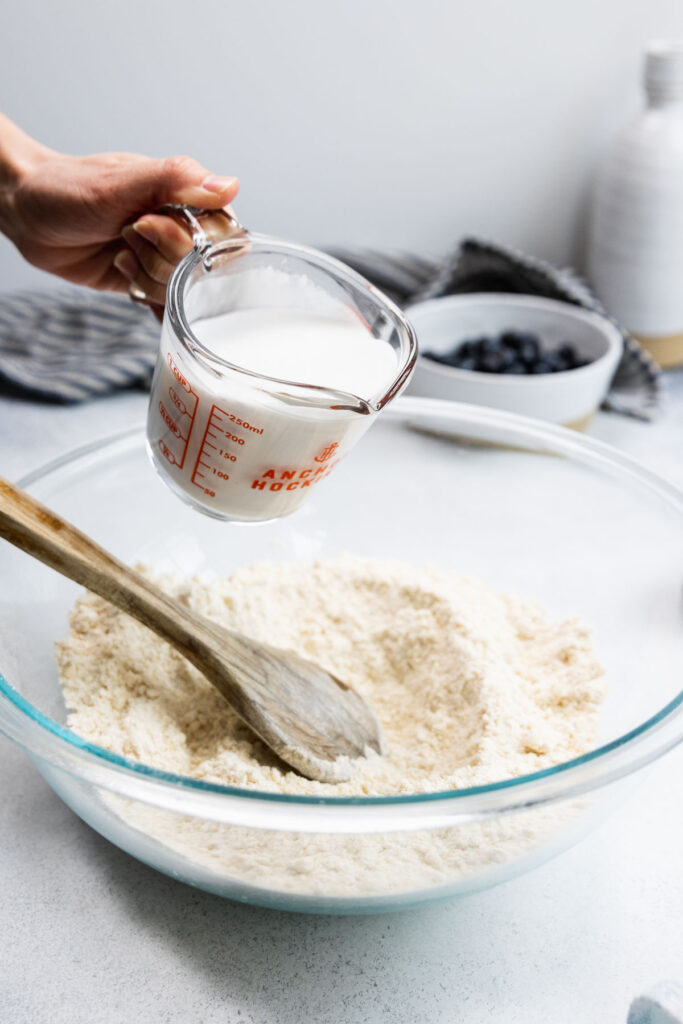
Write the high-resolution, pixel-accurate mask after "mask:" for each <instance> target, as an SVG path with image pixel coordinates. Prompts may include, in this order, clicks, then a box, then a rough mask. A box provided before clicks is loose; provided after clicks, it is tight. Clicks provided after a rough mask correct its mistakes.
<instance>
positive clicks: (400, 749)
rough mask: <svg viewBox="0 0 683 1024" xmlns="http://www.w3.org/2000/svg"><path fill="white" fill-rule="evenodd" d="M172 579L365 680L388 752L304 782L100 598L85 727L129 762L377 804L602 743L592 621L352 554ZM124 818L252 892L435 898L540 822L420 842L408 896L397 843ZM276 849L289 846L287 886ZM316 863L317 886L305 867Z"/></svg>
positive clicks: (408, 839)
mask: <svg viewBox="0 0 683 1024" xmlns="http://www.w3.org/2000/svg"><path fill="white" fill-rule="evenodd" d="M157 582H158V583H159V584H160V586H162V588H163V589H165V590H167V591H168V592H169V593H172V594H174V595H175V596H176V597H178V598H179V599H180V600H182V601H183V602H185V603H186V604H188V605H189V606H191V607H192V608H194V609H195V610H196V611H198V612H200V613H201V614H203V615H205V616H207V618H209V619H213V620H214V621H216V622H219V623H221V624H223V625H225V626H228V627H230V628H231V629H234V630H237V631H239V632H241V633H244V634H245V635H247V636H250V637H252V638H254V639H255V640H261V641H267V642H268V643H270V644H272V645H274V646H279V647H283V648H290V649H293V650H295V651H296V652H297V653H298V654H300V655H303V656H304V657H307V658H310V659H311V660H313V661H316V662H318V663H319V664H321V665H322V666H324V667H325V668H326V669H328V670H329V671H330V672H332V673H333V674H334V675H336V676H338V677H339V678H340V679H343V680H344V681H345V682H347V683H349V684H350V685H351V686H353V687H354V688H355V689H356V690H357V691H358V693H360V694H361V695H362V696H363V697H364V698H365V699H366V700H367V702H368V703H369V704H370V706H371V707H372V708H373V710H374V711H375V713H376V715H377V717H378V719H379V720H380V722H381V724H382V728H383V730H384V737H385V742H386V746H387V754H386V756H384V757H373V758H372V759H368V760H367V761H363V762H359V766H358V770H357V772H356V773H355V775H354V777H353V778H352V779H351V780H350V781H348V782H345V783H342V784H338V785H334V784H330V783H321V782H315V781H312V780H309V779H305V778H303V777H301V776H299V775H297V774H296V773H295V772H293V771H290V770H288V769H287V768H286V766H285V765H283V764H282V763H280V762H279V761H277V759H276V758H275V757H274V756H273V755H271V754H270V752H269V751H268V750H267V749H266V748H265V747H264V745H263V744H262V743H261V742H260V741H259V740H258V739H256V738H255V737H254V736H253V735H252V734H251V733H250V731H249V730H248V729H247V728H246V726H244V725H243V724H242V723H241V722H240V720H239V719H238V718H237V716H236V715H235V714H234V713H233V712H232V711H231V710H230V708H229V707H228V706H227V705H226V704H225V702H224V700H223V698H222V697H221V696H220V695H219V694H218V693H217V692H216V691H215V690H214V689H213V688H212V687H211V685H210V684H209V683H208V682H207V681H206V680H205V679H204V678H203V677H202V676H201V675H200V674H199V672H197V671H196V670H195V669H194V668H193V667H192V666H191V665H189V664H188V663H187V662H186V661H185V660H184V659H183V658H182V657H181V656H180V655H179V654H177V653H176V652H175V651H173V650H172V649H171V648H170V647H168V646H167V645H166V644H165V643H164V642H163V641H161V640H159V639H158V638H157V637H156V636H155V635H154V634H152V633H151V632H150V631H149V630H147V629H145V628H144V627H143V626H141V625H139V624H138V623H137V622H135V621H134V620H133V619H131V618H129V617H128V616H126V615H124V614H123V613H121V612H119V611H117V610H116V609H114V608H113V607H112V606H111V605H109V604H107V603H106V602H104V601H102V600H101V599H99V598H97V597H94V596H92V595H87V596H86V597H84V598H82V599H81V600H80V601H79V602H78V604H77V605H76V607H75V609H74V611H73V613H72V617H71V633H70V636H69V638H68V640H66V641H65V642H63V643H60V644H58V662H59V668H60V674H61V680H62V686H63V689H64V694H65V698H66V703H67V705H68V708H69V709H70V713H69V717H68V724H69V726H70V728H71V729H73V730H74V732H76V733H78V734H79V735H80V736H83V737H84V738H86V739H88V740H91V741H92V742H94V743H97V744H99V745H100V746H103V747H106V748H107V749H109V750H111V751H114V752H116V753H118V754H122V755H124V756H125V757H128V758H133V759H136V760H139V761H141V762H144V763H145V764H148V765H152V766H154V767H156V768H160V769H164V770H166V771H170V772H174V773H178V774H181V775H189V776H193V777H194V778H198V779H204V780H206V781H210V782H217V783H222V784H226V785H233V786H241V787H250V788H257V789H262V790H271V791H279V792H285V793H298V794H313V795H320V796H322V795H328V794H329V795H333V796H345V795H371V796H375V795H383V794H401V793H403V794H405V793H426V792H435V791H439V790H450V789H460V788H462V787H466V786H475V785H481V784H485V783H490V782H493V781H498V780H501V779H506V778H510V777H513V776H518V775H522V774H527V773H529V772H535V771H538V770H540V769H543V768H546V767H548V766H550V765H554V764H558V763H560V762H562V761H566V760H569V759H570V758H573V757H576V756H578V755H580V754H582V753H585V752H586V751H587V750H589V749H590V748H591V746H592V745H593V744H594V741H595V738H596V732H597V724H598V714H599V710H600V706H601V702H602V700H603V697H604V686H603V682H602V679H601V677H602V673H603V670H602V667H601V665H600V663H599V662H598V660H597V657H596V655H595V653H594V651H593V648H592V646H591V642H590V636H589V632H588V630H587V628H586V626H585V625H584V624H583V623H582V622H581V621H580V620H579V619H576V618H569V619H564V620H562V621H559V622H549V621H548V620H547V618H546V617H545V615H544V614H543V612H542V610H541V609H539V608H538V607H536V606H535V605H532V604H530V603H529V602H527V601H525V600H523V599H521V598H519V597H516V596H514V595H499V594H497V593H495V592H494V591H493V590H491V589H490V588H489V587H488V586H486V585H485V584H483V583H481V582H478V581H476V580H473V579H467V578H460V577H456V576H452V575H447V574H444V573H439V572H436V571H432V570H430V569H418V568H415V567H412V566H409V565H404V564H401V563H398V562H389V561H378V560H371V559H361V558H355V557H349V556H343V557H339V558H334V559H326V560H322V561H320V562H317V563H315V564H314V565H305V564H295V563H272V564H269V563H263V564H257V565H253V566H250V567H248V568H245V569H241V570H239V571H238V572H236V573H235V574H234V575H233V576H232V577H231V578H229V579H227V580H220V581H217V582H207V581H202V580H200V579H195V580H191V581H189V582H187V581H185V582H182V581H179V580H177V579H171V578H168V577H166V578H164V577H162V578H159V579H158V580H157ZM125 808H128V810H127V811H126V810H125ZM118 813H119V814H120V815H121V816H123V817H127V818H128V820H129V821H130V822H131V824H135V825H136V827H139V828H143V829H144V830H145V831H146V832H147V833H148V834H151V835H154V836H156V837H157V838H158V839H160V840H162V841H163V842H164V843H165V844H167V845H170V846H171V847H172V848H173V849H176V850H178V851H179V852H181V853H182V854H183V855H184V856H186V857H189V858H192V859H195V860H197V861H198V862H200V863H203V864H204V865H206V866H210V867H211V868H212V869H214V870H220V871H221V872H222V873H226V872H227V873H228V874H230V875H236V876H238V877H240V878H241V879H242V880H244V881H247V882H250V883H252V884H253V883H258V884H261V883H262V881H263V873H264V872H265V874H266V875H267V876H268V882H269V884H270V885H273V886H274V887H276V888H282V889H284V890H288V891H311V892H313V891H322V892H340V893H347V892H348V891H349V886H351V889H352V890H353V891H354V892H356V893H359V892H379V891H385V890H386V891H389V890H391V889H394V888H397V887H398V888H401V887H403V886H407V887H410V886H414V885H418V884H423V883H424V884H426V883H427V882H429V883H433V882H434V881H435V880H446V878H450V877H452V876H453V874H454V873H456V874H457V873H462V871H464V870H465V868H466V867H468V868H469V867H480V866H483V865H484V864H489V863H492V862H498V861H499V860H500V859H504V853H505V851H504V850H501V849H500V848H499V847H500V844H501V843H505V842H507V843H508V845H511V847H513V848H514V849H511V850H510V851H509V852H511V853H515V854H516V853H518V852H520V851H521V850H522V849H525V848H526V847H528V846H530V845H531V846H533V845H534V841H535V839H538V836H536V837H535V836H534V834H533V828H531V831H530V829H529V826H528V824H524V825H523V827H522V828H521V832H520V828H519V827H518V826H512V832H510V828H509V827H508V826H505V828H504V829H503V831H502V832H501V831H500V829H499V830H498V832H497V833H495V834H494V833H492V831H491V824H490V823H489V824H486V825H477V826H473V827H472V828H470V831H469V832H468V833H467V836H465V832H464V830H463V829H448V830H444V831H442V832H440V833H433V834H424V833H422V834H420V833H416V834H413V833H410V834H406V835H404V837H403V840H404V841H403V844H402V846H401V853H400V858H399V860H400V870H399V873H400V878H399V877H396V878H395V879H393V881H392V879H391V878H390V877H389V875H393V873H394V872H395V870H396V868H397V867H398V865H394V867H393V868H392V867H391V858H389V859H387V841H386V837H378V836H367V837H359V838H353V839H345V837H343V836H339V837H337V836H305V835H293V834H282V833H279V834H278V833H274V832H266V831H264V832H261V831H260V830H254V829H235V828H233V827H232V826H225V825H218V824H215V823H211V822H196V821H194V819H191V818H190V819H188V818H180V817H179V816H174V815H170V814H165V815H163V816H160V817H159V818H158V821H157V825H156V826H155V825H154V824H153V822H154V820H155V819H154V815H153V814H152V813H151V811H150V810H149V809H147V812H146V816H145V814H142V812H141V811H140V812H138V811H136V810H135V805H134V804H129V803H128V802H127V801H120V807H119V810H118ZM537 813H538V812H537ZM162 817H163V820H162ZM516 820H517V821H518V822H521V821H522V819H521V818H518V819H516ZM539 823H540V819H539ZM473 829H474V831H473ZM477 830H478V831H477ZM542 831H543V834H545V832H546V831H547V828H544V829H543V830H542ZM456 833H457V834H458V836H456ZM274 836H279V838H278V842H279V844H280V846H281V847H282V848H281V849H280V850H279V851H278V854H277V860H278V861H279V866H278V868H277V869H276V870H277V872H278V873H277V877H273V870H274V868H273V863H274V859H275V858H274V857H273V856H272V854H273V853H274V850H273V842H274V839H273V837H274ZM449 837H450V838H449ZM221 839H224V840H225V841H224V842H222V841H221ZM342 841H345V842H347V843H351V844H352V845H353V844H355V845H354V846H353V849H351V847H349V850H348V857H350V858H352V859H353V860H354V862H355V864H354V866H353V868H352V867H351V865H350V862H349V860H348V859H346V860H344V859H343V858H341V859H340V858H339V856H338V855H339V852H340V844H341V843H342ZM283 844H284V845H283ZM316 844H317V845H316ZM378 844H379V845H378ZM482 844H484V845H485V846H489V847H490V849H488V850H483V849H482V848H481V847H482ZM285 846H286V847H287V848H286V849H285V848H284V847H285ZM269 850H270V853H269V852H268V851H269ZM332 850H334V853H335V860H334V861H333V859H332V858H331V857H330V852H331V851H332ZM373 850H375V851H376V852H375V853H373ZM303 854H305V856H306V857H307V858H308V860H307V864H308V865H309V867H308V870H307V872H306V873H307V875H308V878H307V881H306V884H305V885H304V883H303V882H302V872H301V870H299V869H297V868H296V867H295V866H294V867H293V866H292V865H295V863H296V862H297V861H300V860H301V856H302V855H303ZM259 857H260V858H261V859H260V860H259ZM342 862H343V866H340V864H342ZM335 863H336V865H337V867H336V873H335V872H333V867H334V864H335ZM411 865H412V875H411ZM259 872H260V873H259ZM354 872H360V875H359V877H358V878H357V879H355V880H354ZM333 876H334V877H333ZM382 879H383V882H382V881H381V880H382Z"/></svg>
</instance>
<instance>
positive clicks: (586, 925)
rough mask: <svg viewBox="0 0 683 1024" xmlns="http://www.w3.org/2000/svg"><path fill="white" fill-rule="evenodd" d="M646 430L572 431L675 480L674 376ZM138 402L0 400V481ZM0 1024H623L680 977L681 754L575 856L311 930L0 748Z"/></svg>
mask: <svg viewBox="0 0 683 1024" xmlns="http://www.w3.org/2000/svg"><path fill="white" fill-rule="evenodd" d="M668 384H669V396H668V400H667V402H666V406H665V409H664V411H663V413H662V416H661V418H660V420H659V421H658V422H657V423H656V424H651V425H646V424H640V423H637V422H635V421H630V420H626V419H624V418H623V417H618V416H613V415H608V414H601V415H600V416H599V417H598V418H597V419H596V421H595V422H594V424H593V426H592V428H591V433H592V434H593V435H594V436H596V437H600V438H602V439H603V440H606V441H608V442H610V443H612V444H614V445H617V446H618V447H621V448H622V449H624V450H625V451H628V452H630V453H631V454H633V455H635V456H636V457H637V458H640V459H641V460H643V461H644V462H646V463H647V464H648V465H649V466H650V467H651V468H652V469H655V470H657V471H658V472H660V473H662V474H663V475H665V476H668V477H669V478H670V479H671V480H674V481H675V482H677V483H678V484H679V485H683V453H682V451H681V449H682V448H683V371H679V372H677V373H675V374H674V375H670V376H669V380H668ZM145 403H146V397H145V396H144V395H142V394H140V393H132V392H130V393H126V394H121V395H117V396H114V397H112V398H109V399H102V400H99V401H97V402H93V403H90V404H88V405H84V406H79V407H71V408H67V407H59V406H50V405H40V404H37V403H32V402H25V401H20V400H16V399H11V398H9V397H6V396H2V395H0V473H2V474H3V475H5V476H7V477H10V478H17V477H18V476H20V475H22V474H23V473H25V472H27V471H28V470H29V469H32V468H34V467H36V466H38V465H40V464H41V463H43V462H45V461H47V460H48V459H50V458H52V457H53V456H55V455H57V454H59V453H62V452H64V451H66V450H67V449H69V448H73V447H76V446H78V445H80V444H84V443H86V442H88V441H90V440H92V439H94V438H96V437H101V436H103V435H105V434H108V433H111V432H114V431H116V430H118V429H120V428H122V427H124V426H126V425H129V424H134V423H136V422H139V421H141V420H142V418H143V416H144V410H145ZM0 773H1V777H2V789H3V797H2V800H0V882H1V884H2V889H1V891H0V935H1V936H2V937H3V940H4V941H3V943H2V951H1V953H0V1021H1V1022H2V1024H67V1022H68V1024H86V1022H87V1024H114V1022H116V1024H120V1022H122V1021H123V1022H126V1024H128V1022H131V1024H133V1022H138V1021H139V1022H144V1024H161V1022H164V1024H175V1022H178V1024H194V1022H198V1024H213V1022H216V1024H218V1022H220V1024H233V1022H234V1024H237V1022H239V1024H304V1022H305V1024H361V1022H368V1024H379V1022H382V1024H385V1022H388V1024H403V1022H406V1024H420V1022H424V1024H441V1022H443V1024H446V1022H448V1024H453V1022H456V1021H457V1022H459V1024H480V1022H481V1024H484V1022H486V1024H498V1022H501V1024H503V1022H504V1024H516V1022H520V1024H522V1022H523V1024H623V1022H625V1020H626V1014H627V1010H628V1006H629V1003H630V1001H631V999H632V997H633V996H635V995H637V994H638V993H640V992H642V991H643V990H644V989H646V988H649V987H650V986H651V985H653V984H654V983H656V982H657V981H659V980H661V979H663V978H667V977H673V978H675V977H681V976H683V925H682V923H681V922H682V921H683V870H682V869H681V865H682V864H683V813H682V810H681V809H682V808H683V749H682V748H678V750H676V751H674V752H673V753H672V754H669V755H668V756H667V757H666V758H664V759H663V760H662V761H660V762H659V763H658V764H656V765H655V766H654V767H653V769H652V770H651V771H650V772H649V774H647V776H646V778H645V779H643V780H642V781H641V780H640V779H639V778H634V780H633V785H634V787H636V792H635V793H634V795H633V798H632V799H631V800H630V801H628V802H627V803H626V805H625V806H622V807H621V808H620V809H619V810H618V811H616V812H615V813H614V814H613V815H612V817H611V818H609V819H608V820H607V821H606V822H605V823H604V825H603V826H602V827H601V828H600V829H599V830H598V831H597V832H595V833H593V834H592V835H591V836H589V837H588V838H587V839H585V840H584V841H583V842H582V843H581V844H579V845H578V846H576V847H575V848H573V849H572V850H570V851H569V852H567V853H564V854H563V855H562V856H560V857H559V858H557V859H556V860H554V861H551V862H550V863H548V864H545V865H544V866H542V867H540V868H538V869H536V870H535V871H533V872H531V873H530V874H528V875H525V876H523V877H521V878H518V879H516V880H514V881H512V882H508V883H506V884H505V885H503V886H500V887H498V888H495V889H491V890H488V891H487V892H484V893H479V894H476V895H472V896H469V897H467V898H465V899H461V900H459V901H453V902H450V903H446V904H442V905H439V906H435V907H433V908H430V909H426V910H420V911H410V912H404V913H399V914H383V915H379V916H375V917H356V918H353V917H350V918H344V917H314V916H307V915H297V914H284V913H276V912H273V911H268V910H261V909H257V908H250V907H245V906H241V905H238V904H234V903H230V902H228V901H224V900H221V899H219V898H218V897H214V896H210V895H208V894H206V893H203V892H199V891H195V890H193V889H191V888H189V887H186V886H184V885H181V884H180V883H178V882H174V881H172V880H171V879H170V878H167V877H165V876H163V875H161V874H157V873H156V872H155V871H153V870H152V869H151V868H148V867H146V866H144V865H143V864H140V863H138V862H137V861H135V860H133V859H132V858H131V857H129V856H128V855H127V854H124V853H122V852H121V851H120V850H118V849H116V848H115V847H114V846H112V845H110V844H109V843H108V842H107V841H106V840H105V839H103V838H101V837H100V836H99V835H98V834H97V833H95V832H93V831H92V830H91V829H90V828H88V826H86V825H85V824H83V822H81V821H80V819H79V818H77V817H76V816H75V815H74V814H73V813H72V812H71V811H70V810H69V809H68V808H67V807H66V806H65V805H64V804H62V803H61V802H60V800H59V799H58V798H57V797H56V796H55V795H54V793H53V792H52V791H51V790H50V789H49V788H48V786H47V784H46V783H45V782H44V781H43V780H42V778H41V777H40V776H39V775H38V774H37V773H36V772H35V770H34V769H33V768H32V766H31V765H30V764H29V762H28V760H27V759H26V757H25V756H24V754H23V753H22V752H21V751H20V750H19V749H18V748H16V747H14V746H13V745H12V744H10V743H9V742H8V741H6V740H3V739H1V738H0Z"/></svg>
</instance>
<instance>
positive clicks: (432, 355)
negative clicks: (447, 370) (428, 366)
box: [422, 352, 450, 366]
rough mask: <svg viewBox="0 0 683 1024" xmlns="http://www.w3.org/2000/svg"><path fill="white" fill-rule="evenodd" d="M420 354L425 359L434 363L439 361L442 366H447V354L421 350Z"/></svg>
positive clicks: (448, 359)
mask: <svg viewBox="0 0 683 1024" xmlns="http://www.w3.org/2000/svg"><path fill="white" fill-rule="evenodd" d="M422 355H423V356H424V358H425V359H431V360H432V362H434V363H441V364H442V365H443V366H447V365H448V363H449V362H450V358H449V356H448V355H442V354H440V353H439V352H423V353H422Z"/></svg>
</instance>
